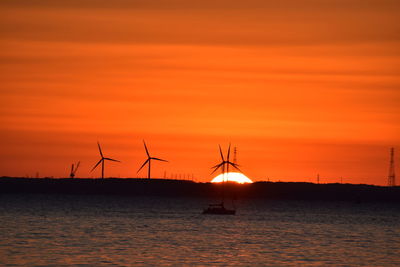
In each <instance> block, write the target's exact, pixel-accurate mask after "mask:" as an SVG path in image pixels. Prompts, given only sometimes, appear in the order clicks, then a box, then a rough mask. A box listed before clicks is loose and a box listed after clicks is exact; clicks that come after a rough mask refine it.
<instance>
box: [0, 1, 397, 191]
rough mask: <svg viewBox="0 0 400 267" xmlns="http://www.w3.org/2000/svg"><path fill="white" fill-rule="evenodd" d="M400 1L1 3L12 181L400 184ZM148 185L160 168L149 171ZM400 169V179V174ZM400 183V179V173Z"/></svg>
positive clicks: (2, 95)
mask: <svg viewBox="0 0 400 267" xmlns="http://www.w3.org/2000/svg"><path fill="white" fill-rule="evenodd" d="M399 18H400V1H386V0H376V1H369V0H336V1H315V0H314V1H312V0H309V1H298V0H281V1H265V0H247V1H234V0H233V1H232V0H231V1H225V0H222V1H215V0H214V1H208V0H203V1H187V0H179V1H166V0H165V1H162V0H155V1H146V0H142V1H135V0H132V1H123V0H116V1H108V0H107V1H106V0H88V1H78V0H59V1H52V0H47V1H45V0H43V1H35V0H26V1H20V0H2V1H1V2H0V101H1V102H0V135H1V139H0V147H1V150H0V151H1V152H0V176H2V175H9V176H31V177H34V176H35V175H36V172H39V175H40V176H41V177H42V176H54V177H66V176H68V175H69V169H70V165H71V163H73V162H76V161H79V160H80V161H81V169H80V170H79V171H78V172H77V177H99V176H100V172H99V170H96V171H94V172H92V173H90V169H91V168H92V167H93V166H94V164H95V163H96V162H97V161H98V160H99V154H98V150H97V144H96V142H97V141H99V142H100V143H101V145H102V148H103V152H104V154H105V156H108V157H111V158H115V159H119V160H121V161H122V163H114V162H111V163H109V162H107V164H106V169H105V174H106V176H107V177H108V176H114V177H137V174H136V172H137V170H138V169H139V167H140V166H141V164H142V163H143V162H144V161H145V159H146V154H145V151H144V148H143V143H142V140H143V139H145V140H146V143H147V145H148V148H149V150H150V153H151V154H152V156H155V157H160V158H164V159H167V160H169V161H170V162H169V163H163V162H154V164H152V167H153V168H152V173H153V174H154V176H158V177H163V176H164V172H166V174H167V177H170V175H171V174H177V175H179V174H181V175H182V177H183V174H190V175H191V174H193V175H194V177H195V179H196V180H197V181H210V180H211V179H212V178H213V176H211V175H210V172H211V169H210V168H211V167H212V166H213V165H215V164H217V163H218V160H219V154H218V144H221V145H222V147H223V148H224V149H225V150H226V149H227V146H228V144H229V142H231V143H232V147H234V146H236V147H237V151H238V152H237V160H238V164H239V165H241V168H242V170H243V172H244V174H246V175H247V176H248V177H250V178H251V179H252V180H255V181H259V180H267V179H270V180H271V181H306V182H316V176H317V174H318V173H319V174H320V176H321V178H320V179H321V182H324V183H325V182H340V177H343V182H349V183H367V184H377V185H386V184H387V175H388V169H389V149H390V147H392V146H393V147H395V148H396V149H397V150H396V153H397V154H396V165H397V166H396V171H397V174H399V175H400V168H399V167H400V161H399V159H400V156H399V154H400V23H399ZM138 175H139V176H140V177H145V176H146V169H144V170H143V171H141V172H140V173H139V174H138ZM399 175H398V176H399ZM397 180H398V181H397V184H399V183H400V181H399V180H400V179H399V178H398V179H397Z"/></svg>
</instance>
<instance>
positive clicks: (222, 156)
mask: <svg viewBox="0 0 400 267" xmlns="http://www.w3.org/2000/svg"><path fill="white" fill-rule="evenodd" d="M218 146H219V153H220V154H221V158H222V161H225V159H224V155H223V154H222V149H221V146H220V145H218Z"/></svg>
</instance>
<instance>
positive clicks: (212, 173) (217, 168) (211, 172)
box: [211, 166, 219, 174]
mask: <svg viewBox="0 0 400 267" xmlns="http://www.w3.org/2000/svg"><path fill="white" fill-rule="evenodd" d="M218 169H219V166H218V167H217V168H215V169H214V170H213V171H212V172H211V174H213V173H214V172H216V171H217V170H218Z"/></svg>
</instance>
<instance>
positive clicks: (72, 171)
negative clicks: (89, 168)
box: [69, 161, 81, 178]
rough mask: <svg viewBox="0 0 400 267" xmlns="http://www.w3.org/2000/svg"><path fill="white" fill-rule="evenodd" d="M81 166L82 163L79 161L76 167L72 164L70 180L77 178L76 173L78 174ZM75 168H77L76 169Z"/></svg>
mask: <svg viewBox="0 0 400 267" xmlns="http://www.w3.org/2000/svg"><path fill="white" fill-rule="evenodd" d="M79 164H81V162H80V161H78V163H77V164H76V165H75V166H74V164H73V163H72V166H71V173H70V174H69V177H70V178H74V177H75V173H76V171H77V170H78V168H79ZM74 167H75V168H74Z"/></svg>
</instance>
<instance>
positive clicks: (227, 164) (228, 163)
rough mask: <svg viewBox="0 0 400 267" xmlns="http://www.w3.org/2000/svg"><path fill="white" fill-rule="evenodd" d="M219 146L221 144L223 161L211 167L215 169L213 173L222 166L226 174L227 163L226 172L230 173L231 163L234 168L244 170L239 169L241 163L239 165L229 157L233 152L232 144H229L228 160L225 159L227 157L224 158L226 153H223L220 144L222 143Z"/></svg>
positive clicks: (223, 172)
mask: <svg viewBox="0 0 400 267" xmlns="http://www.w3.org/2000/svg"><path fill="white" fill-rule="evenodd" d="M218 146H219V153H220V155H221V159H222V161H221V162H220V163H219V164H217V165H215V166H214V167H212V168H211V169H214V170H213V171H212V173H211V174H213V173H214V172H216V171H217V170H218V169H219V168H221V170H222V174H225V165H226V173H229V165H230V166H232V167H234V168H235V169H237V170H238V171H240V172H242V171H241V170H240V169H239V165H237V164H236V163H233V162H231V161H229V157H230V154H231V144H229V147H228V152H227V157H226V160H225V158H224V155H223V154H222V149H221V146H220V145H218Z"/></svg>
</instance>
